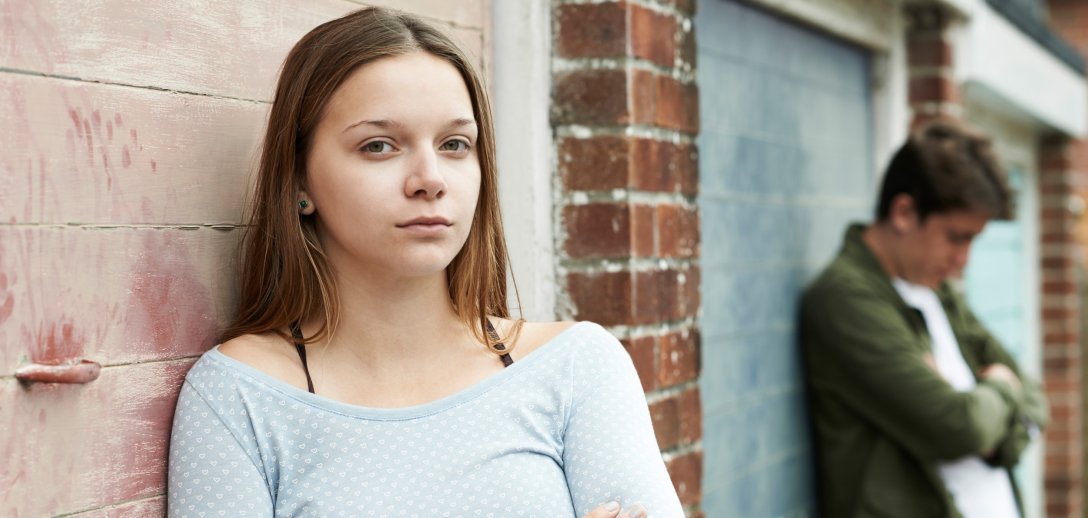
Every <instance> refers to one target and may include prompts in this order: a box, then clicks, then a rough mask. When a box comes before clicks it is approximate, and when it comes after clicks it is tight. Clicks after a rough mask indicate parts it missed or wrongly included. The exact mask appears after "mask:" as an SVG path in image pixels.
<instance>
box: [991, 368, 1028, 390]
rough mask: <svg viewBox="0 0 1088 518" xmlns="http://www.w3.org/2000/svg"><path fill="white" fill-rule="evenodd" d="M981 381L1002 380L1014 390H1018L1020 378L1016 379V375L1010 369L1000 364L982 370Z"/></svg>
mask: <svg viewBox="0 0 1088 518" xmlns="http://www.w3.org/2000/svg"><path fill="white" fill-rule="evenodd" d="M982 379H988V380H1003V381H1005V382H1007V383H1008V384H1010V385H1012V386H1013V387H1014V388H1015V389H1016V390H1020V378H1017V377H1016V373H1015V372H1013V371H1012V369H1010V368H1008V367H1007V366H1005V365H1002V364H1000V363H994V364H990V365H987V366H986V368H984V369H982Z"/></svg>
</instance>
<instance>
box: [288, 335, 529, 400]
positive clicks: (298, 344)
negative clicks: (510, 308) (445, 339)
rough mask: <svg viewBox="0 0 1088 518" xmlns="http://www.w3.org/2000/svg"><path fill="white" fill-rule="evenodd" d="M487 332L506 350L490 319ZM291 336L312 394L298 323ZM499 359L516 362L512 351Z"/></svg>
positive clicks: (311, 380) (508, 362)
mask: <svg viewBox="0 0 1088 518" xmlns="http://www.w3.org/2000/svg"><path fill="white" fill-rule="evenodd" d="M487 334H488V335H489V336H491V339H492V340H494V341H495V342H498V343H496V344H495V350H497V351H505V350H506V344H504V343H502V342H499V334H498V333H497V332H495V327H494V326H492V325H491V322H490V321H487ZM291 336H293V337H294V338H295V350H296V351H298V359H299V360H301V361H302V370H303V372H305V373H306V389H307V390H309V391H310V393H311V394H316V392H314V381H313V379H312V378H310V366H309V365H308V364H307V363H306V345H305V344H303V343H302V341H303V338H302V331H301V330H300V329H299V326H298V323H297V322H296V323H294V324H292V325H291ZM499 359H500V360H502V366H503V367H509V366H511V365H513V364H514V359H513V358H511V357H510V353H503V354H501V355H499Z"/></svg>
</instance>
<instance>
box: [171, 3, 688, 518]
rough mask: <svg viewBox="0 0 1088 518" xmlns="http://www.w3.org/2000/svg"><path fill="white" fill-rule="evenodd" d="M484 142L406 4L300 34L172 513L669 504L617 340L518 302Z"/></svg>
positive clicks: (185, 404)
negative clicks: (232, 303)
mask: <svg viewBox="0 0 1088 518" xmlns="http://www.w3.org/2000/svg"><path fill="white" fill-rule="evenodd" d="M494 145H495V142H494V135H493V127H492V120H491V113H490V107H489V104H488V100H487V95H486V90H485V88H484V86H483V84H482V82H481V80H480V78H479V76H478V75H477V73H476V71H475V70H474V68H473V66H472V65H471V61H470V60H469V58H468V57H467V56H466V55H465V53H464V52H463V51H461V50H460V49H459V48H458V47H457V46H456V45H455V44H454V43H453V42H452V41H451V40H450V39H449V38H448V37H447V36H446V35H444V34H443V33H441V32H440V31H438V30H436V29H434V28H433V27H431V26H429V25H428V24H426V23H424V22H422V21H420V20H419V19H418V18H415V17H412V16H409V15H405V14H402V13H399V12H396V11H390V10H385V9H377V8H371V9H364V10H362V11H358V12H355V13H353V14H350V15H348V16H345V17H343V18H340V19H338V20H333V21H331V22H328V23H326V24H324V25H321V26H319V27H317V28H316V29H314V30H313V31H311V32H310V33H309V34H307V35H306V36H305V37H303V38H302V40H301V41H299V42H298V44H296V45H295V47H294V49H292V50H291V52H290V54H289V55H288V57H287V60H286V62H285V63H284V67H283V71H282V73H281V76H280V80H279V85H278V88H277V91H276V97H275V100H274V102H273V105H272V110H271V115H270V118H269V123H268V131H267V134H266V137H265V141H264V148H263V153H262V157H261V161H260V166H259V171H258V179H257V185H256V195H255V200H254V203H253V206H252V212H251V214H250V227H249V231H248V232H247V235H246V238H245V241H244V243H243V258H242V259H243V264H242V272H241V290H240V298H239V302H238V310H237V314H236V316H235V318H234V320H233V322H232V323H231V325H230V326H229V328H228V329H227V331H226V332H225V336H224V341H223V343H222V345H220V346H218V347H216V348H215V349H213V350H211V351H209V352H208V353H207V354H205V355H204V356H203V358H201V360H200V361H198V362H197V364H196V365H195V366H194V367H193V369H192V371H191V372H190V373H189V375H188V377H187V378H186V381H185V384H184V386H183V388H182V392H181V396H180V399H179V402H178V407H177V413H176V416H175V421H174V430H173V438H172V442H171V446H170V469H169V486H170V487H169V489H170V493H169V504H168V508H169V514H170V515H171V516H219V515H223V516H272V515H275V516H359V515H375V516H393V515H396V516H470V515H471V516H477V515H480V516H502V517H507V516H542V517H548V518H551V517H562V516H571V517H573V516H582V515H585V514H586V513H590V515H591V516H609V517H612V516H616V515H618V514H619V513H620V509H621V506H620V505H618V503H622V507H625V508H626V510H624V514H625V515H629V516H632V517H635V516H645V515H646V514H647V511H648V513H649V515H651V516H655V517H657V516H668V517H672V516H682V515H683V512H682V510H681V508H680V504H679V501H678V499H677V496H676V493H675V491H674V490H673V487H672V484H671V483H670V481H669V477H668V474H667V473H666V471H665V467H664V464H663V463H662V460H661V456H660V454H659V453H658V449H657V443H656V441H655V439H654V434H653V430H652V429H651V425H650V418H649V413H648V411H647V408H646V401H645V398H644V397H643V394H642V391H641V387H640V384H639V381H638V378H637V375H636V374H635V371H634V369H633V366H632V363H631V360H630V358H629V357H628V356H627V354H626V353H625V351H624V350H623V349H622V347H621V346H620V345H619V343H618V342H617V341H616V340H615V339H614V338H613V337H612V336H611V335H609V334H608V333H607V332H605V331H604V330H603V329H602V328H600V327H599V326H597V325H595V324H591V323H579V324H573V325H572V324H571V323H565V322H561V323H540V324H536V323H523V322H522V321H520V320H512V319H511V318H510V316H509V313H508V310H507V300H506V275H507V271H506V270H507V264H506V263H507V255H506V247H505V243H504V241H503V232H502V225H501V223H500V220H499V204H498V198H497V189H496V185H495V182H496V176H497V175H496V167H495V150H494ZM606 503H608V504H606ZM636 504H639V505H636Z"/></svg>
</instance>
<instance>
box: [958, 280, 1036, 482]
mask: <svg viewBox="0 0 1088 518" xmlns="http://www.w3.org/2000/svg"><path fill="white" fill-rule="evenodd" d="M951 296H952V297H953V298H952V305H953V307H954V308H955V311H956V313H957V317H958V318H960V319H961V322H960V326H961V328H962V332H961V334H962V335H963V341H964V344H963V346H964V347H969V348H971V349H972V353H973V354H974V355H975V356H976V357H977V358H978V359H979V361H980V363H982V364H983V365H1005V366H1007V367H1008V368H1009V369H1011V370H1012V371H1013V372H1014V373H1015V374H1016V376H1017V378H1019V379H1020V384H1021V386H1022V392H1023V401H1022V404H1021V405H1020V406H1019V408H1018V412H1017V414H1016V415H1015V416H1014V417H1013V420H1012V421H1011V423H1010V426H1009V431H1008V434H1007V436H1006V438H1005V439H1004V440H1002V441H1001V443H1000V444H999V445H998V446H997V448H996V449H995V450H994V452H993V454H991V455H988V456H987V458H986V460H987V461H988V462H990V463H991V464H993V465H997V466H1005V467H1012V466H1015V465H1016V464H1017V463H1018V462H1019V460H1020V455H1021V454H1022V453H1023V451H1024V449H1025V448H1027V446H1028V444H1029V443H1030V442H1031V440H1032V439H1033V438H1034V436H1036V435H1037V434H1038V432H1039V431H1041V430H1042V429H1043V428H1046V426H1047V425H1048V424H1049V423H1050V411H1049V407H1048V405H1047V401H1046V397H1045V396H1044V395H1043V391H1042V389H1041V387H1040V386H1039V384H1038V383H1035V382H1034V381H1033V380H1032V379H1031V378H1030V377H1028V376H1027V375H1026V374H1025V373H1024V371H1023V369H1021V368H1020V366H1019V365H1017V363H1016V360H1015V359H1014V358H1013V357H1012V355H1010V354H1009V352H1008V351H1007V350H1006V349H1005V347H1004V346H1002V345H1001V342H999V341H998V340H997V338H995V337H994V336H993V334H991V333H990V332H989V330H987V329H986V326H984V325H983V324H982V322H980V321H979V320H978V318H977V317H976V316H975V314H974V312H972V311H971V310H970V308H968V307H967V304H966V302H965V301H964V300H963V298H962V297H961V296H960V295H959V294H958V293H955V292H951Z"/></svg>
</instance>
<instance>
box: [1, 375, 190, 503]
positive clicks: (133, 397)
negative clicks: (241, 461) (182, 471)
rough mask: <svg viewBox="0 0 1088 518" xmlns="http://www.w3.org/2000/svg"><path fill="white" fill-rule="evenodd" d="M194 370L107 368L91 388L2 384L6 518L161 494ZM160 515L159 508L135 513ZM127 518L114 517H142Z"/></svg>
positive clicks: (85, 386)
mask: <svg viewBox="0 0 1088 518" xmlns="http://www.w3.org/2000/svg"><path fill="white" fill-rule="evenodd" d="M192 363H193V360H191V359H187V360H179V361H174V362H159V363H150V364H141V365H129V366H124V367H114V368H107V369H103V371H102V375H101V377H99V378H98V379H97V380H95V381H93V382H91V383H89V384H87V385H31V386H29V387H26V386H23V385H21V384H20V383H19V382H17V381H15V380H13V379H11V378H4V379H0V401H3V405H4V406H3V409H4V411H3V412H0V430H3V433H2V434H0V455H2V456H3V459H4V462H2V463H0V516H19V517H22V516H26V517H31V516H52V515H57V514H61V513H71V512H78V511H83V510H88V509H93V508H98V507H101V506H103V505H106V504H110V503H114V502H122V501H128V500H133V499H140V498H146V497H152V496H155V495H158V494H162V493H163V491H164V487H165V481H166V475H165V474H166V457H167V451H168V450H167V443H168V439H169V436H170V425H171V422H172V420H173V419H172V418H173V414H174V405H175V404H176V402H177V393H178V390H179V388H180V387H181V382H182V379H183V378H184V376H185V373H186V372H188V370H189V367H190V366H191V365H192ZM161 509H162V506H161V504H159V505H156V503H155V502H153V501H152V502H148V503H147V504H142V505H141V506H138V507H137V509H134V510H132V511H140V510H150V511H151V512H154V511H156V510H161ZM126 511H129V510H128V509H123V508H122V509H120V510H118V511H117V513H116V514H113V516H137V515H140V514H139V513H135V512H134V513H128V512H126ZM159 512H160V513H161V511H159ZM92 514H94V515H97V516H102V515H106V516H111V514H109V513H108V512H100V513H92ZM157 515H158V516H161V514H157ZM142 516H156V514H142Z"/></svg>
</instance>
